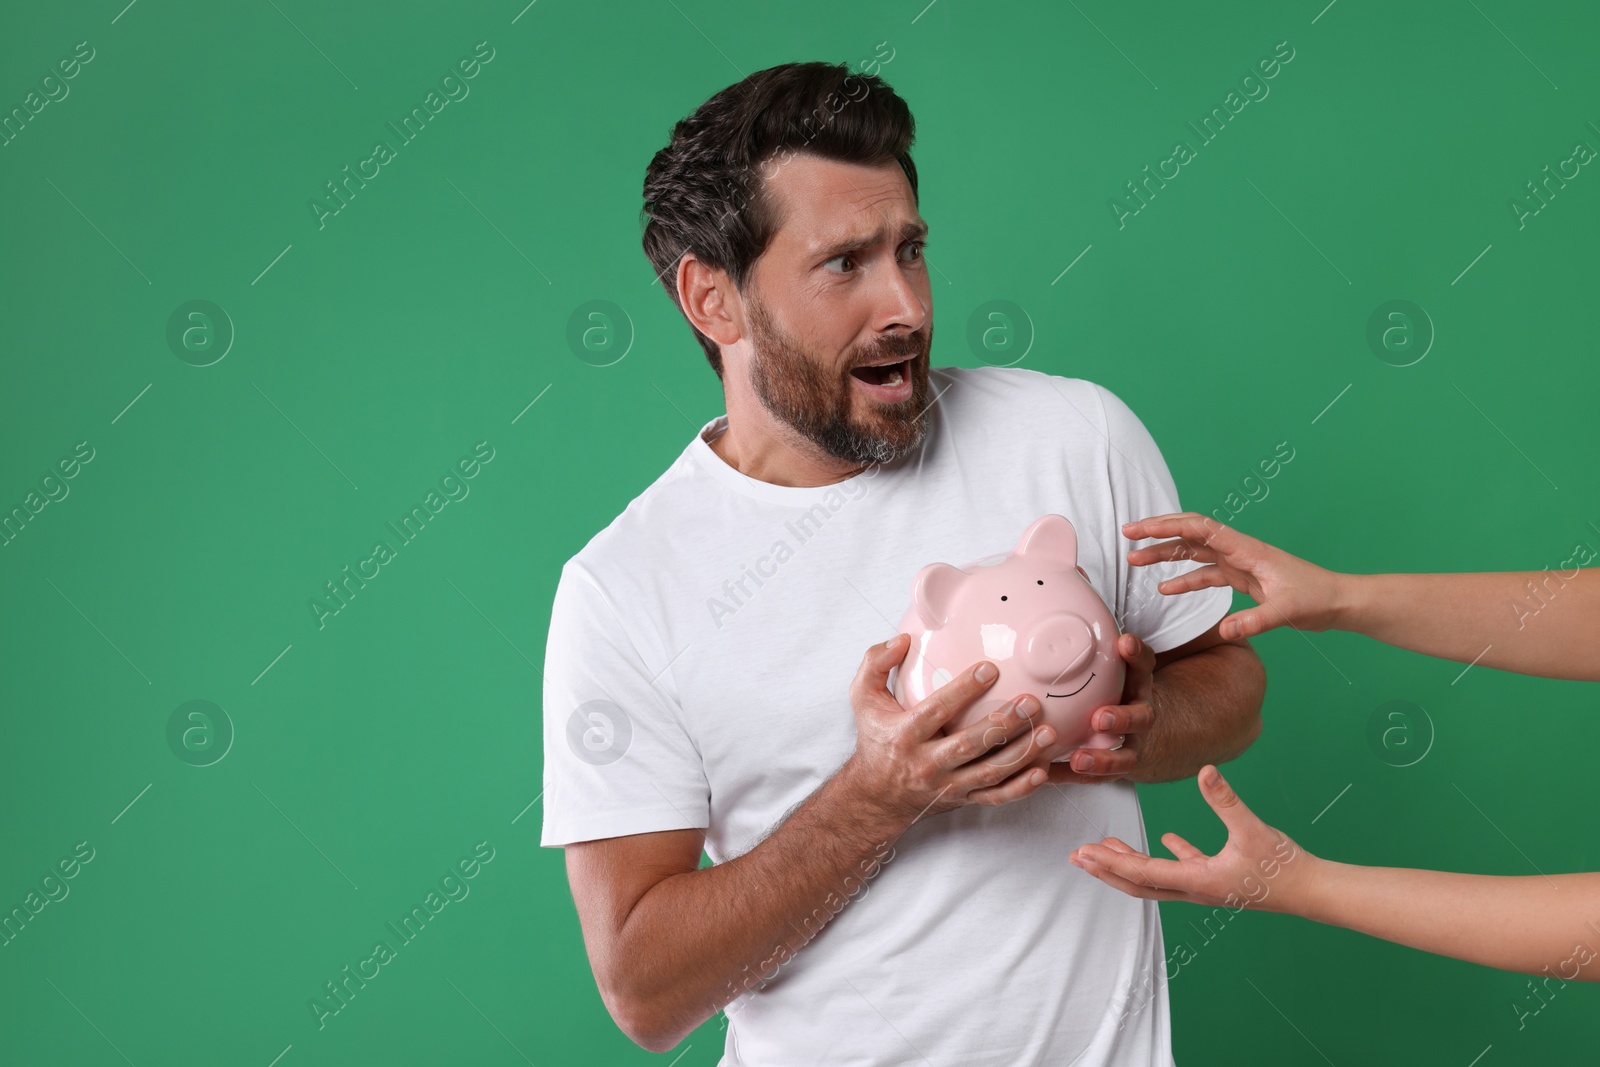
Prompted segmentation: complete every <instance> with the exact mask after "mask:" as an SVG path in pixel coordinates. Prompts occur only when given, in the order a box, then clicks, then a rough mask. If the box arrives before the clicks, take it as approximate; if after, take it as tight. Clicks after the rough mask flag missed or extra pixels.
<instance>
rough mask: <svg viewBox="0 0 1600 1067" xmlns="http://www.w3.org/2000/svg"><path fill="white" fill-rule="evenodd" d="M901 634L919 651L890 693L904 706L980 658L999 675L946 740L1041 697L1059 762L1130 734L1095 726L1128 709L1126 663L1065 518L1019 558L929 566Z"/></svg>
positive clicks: (1046, 526) (1043, 523)
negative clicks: (1095, 718) (1014, 704)
mask: <svg viewBox="0 0 1600 1067" xmlns="http://www.w3.org/2000/svg"><path fill="white" fill-rule="evenodd" d="M900 630H901V632H903V633H906V634H909V635H910V636H911V646H910V648H908V649H907V650H906V656H905V659H904V660H903V661H902V662H901V663H899V664H897V665H896V666H895V668H894V669H893V671H892V672H891V673H892V678H891V680H890V688H891V690H892V691H893V693H894V695H895V699H897V700H898V701H899V702H900V704H901V705H902V706H903V707H906V708H911V707H914V706H916V705H917V704H918V703H920V702H921V701H923V700H924V699H926V698H927V697H928V696H929V695H930V694H932V693H933V692H934V690H936V689H938V688H940V687H941V686H943V685H945V684H947V683H948V682H949V681H950V680H951V679H952V678H954V677H955V676H956V675H958V674H960V673H961V672H962V671H964V670H966V669H967V668H968V667H970V666H972V665H973V664H974V663H976V662H978V661H979V660H983V659H987V660H990V661H992V662H993V663H994V664H995V666H997V667H999V668H1000V677H999V678H997V679H995V681H994V683H993V684H991V685H990V686H989V688H988V689H987V690H986V691H985V692H984V693H983V695H981V696H980V697H979V698H978V699H977V700H975V701H973V702H972V704H971V705H969V706H968V707H967V708H966V709H965V710H964V711H961V712H958V713H957V714H956V715H955V716H953V717H952V718H951V720H950V722H949V723H948V724H947V725H946V727H945V732H946V733H956V732H959V731H960V730H962V729H964V728H965V727H967V726H970V725H972V724H973V723H975V722H977V721H979V720H980V719H983V718H984V717H986V716H987V715H989V714H990V713H991V712H993V711H995V710H996V709H998V708H999V707H1001V706H1002V705H1003V704H1005V703H1006V702H1007V701H1009V700H1011V699H1013V698H1014V697H1018V696H1021V695H1022V694H1023V693H1032V694H1033V695H1034V696H1035V697H1036V698H1037V699H1038V701H1039V704H1040V706H1041V707H1042V708H1043V709H1044V711H1043V713H1042V714H1041V716H1040V718H1039V722H1040V724H1041V725H1042V724H1044V723H1048V724H1049V725H1051V726H1053V727H1054V728H1055V731H1056V735H1057V741H1056V745H1057V746H1058V747H1059V748H1060V749H1061V752H1062V754H1061V755H1059V756H1057V757H1056V759H1057V760H1058V761H1060V760H1065V759H1066V758H1067V756H1068V754H1070V752H1071V751H1072V750H1073V749H1075V748H1117V747H1118V746H1120V745H1121V744H1122V741H1123V735H1121V734H1110V733H1102V732H1100V731H1097V730H1094V729H1093V728H1091V727H1090V725H1089V716H1090V715H1091V713H1093V711H1094V710H1095V709H1096V708H1099V707H1102V706H1104V705H1106V704H1116V703H1118V702H1120V700H1121V698H1122V685H1123V679H1124V672H1125V669H1126V665H1125V664H1124V663H1123V660H1122V657H1121V656H1119V655H1117V638H1118V637H1119V636H1120V635H1121V632H1120V631H1119V630H1118V629H1117V622H1116V618H1115V617H1114V616H1113V615H1112V613H1111V610H1110V609H1109V608H1108V607H1106V604H1105V601H1103V600H1101V599H1100V594H1099V593H1097V592H1095V589H1094V586H1092V585H1090V584H1089V580H1088V579H1087V578H1085V577H1084V576H1083V574H1082V572H1080V571H1079V570H1078V533H1077V531H1076V530H1075V529H1074V528H1073V526H1072V523H1070V522H1068V521H1067V519H1066V517H1065V516H1062V515H1043V516H1041V517H1040V518H1038V519H1036V520H1034V521H1033V522H1032V523H1030V524H1029V526H1028V528H1027V529H1026V530H1024V531H1023V532H1022V537H1021V538H1020V539H1018V541H1017V545H1016V547H1015V548H1014V549H1012V550H1011V551H1010V552H1005V553H1001V554H999V555H994V556H986V557H984V558H983V559H979V560H975V561H973V562H971V563H967V564H964V565H962V566H960V567H953V566H951V565H949V564H948V563H930V564H928V565H927V566H925V567H923V568H922V569H921V570H920V571H918V572H917V575H916V578H915V579H914V580H913V581H912V583H911V606H910V608H908V609H907V611H906V614H905V617H904V618H903V619H902V620H901V621H900Z"/></svg>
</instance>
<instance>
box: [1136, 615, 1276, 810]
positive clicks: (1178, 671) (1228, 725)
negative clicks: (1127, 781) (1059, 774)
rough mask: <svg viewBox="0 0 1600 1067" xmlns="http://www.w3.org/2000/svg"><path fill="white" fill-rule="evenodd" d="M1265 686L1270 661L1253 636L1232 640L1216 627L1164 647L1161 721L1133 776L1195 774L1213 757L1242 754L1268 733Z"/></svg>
mask: <svg viewBox="0 0 1600 1067" xmlns="http://www.w3.org/2000/svg"><path fill="white" fill-rule="evenodd" d="M1219 625H1220V624H1219ZM1266 691H1267V672H1266V668H1265V667H1263V666H1262V664H1261V657H1260V656H1258V655H1256V650H1255V649H1254V648H1251V647H1250V642H1249V640H1248V639H1246V638H1243V637H1240V638H1235V639H1234V640H1231V641H1229V640H1226V639H1225V638H1223V636H1222V635H1221V633H1220V632H1219V630H1218V627H1217V626H1213V627H1211V629H1209V630H1207V631H1206V632H1205V633H1203V634H1201V635H1200V636H1199V637H1196V638H1195V639H1194V640H1193V641H1189V642H1187V643H1185V644H1182V645H1179V646H1178V647H1177V648H1169V649H1168V650H1167V651H1165V652H1157V653H1156V672H1155V675H1154V677H1153V678H1152V679H1151V686H1150V706H1151V709H1152V710H1153V711H1154V712H1155V722H1154V723H1152V724H1151V727H1150V732H1149V733H1147V734H1145V736H1144V747H1143V750H1142V751H1141V752H1140V755H1139V766H1138V768H1137V769H1135V771H1134V772H1133V774H1131V775H1129V777H1130V778H1132V779H1133V780H1134V781H1136V782H1171V781H1175V780H1177V779H1179V778H1192V777H1194V775H1195V774H1197V773H1198V772H1199V770H1200V768H1201V767H1204V766H1205V765H1206V764H1208V763H1224V762H1226V761H1228V760H1231V759H1233V758H1234V757H1236V756H1238V755H1239V754H1240V753H1242V752H1243V751H1244V750H1245V749H1247V748H1249V747H1250V746H1251V745H1252V744H1254V743H1255V739H1256V738H1257V737H1258V736H1260V734H1261V701H1262V698H1263V697H1264V696H1265V695H1266Z"/></svg>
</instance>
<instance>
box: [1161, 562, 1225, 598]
mask: <svg viewBox="0 0 1600 1067" xmlns="http://www.w3.org/2000/svg"><path fill="white" fill-rule="evenodd" d="M1232 584H1233V583H1232V582H1230V581H1228V576H1227V575H1226V574H1224V573H1223V571H1222V568H1221V567H1219V566H1218V565H1217V564H1215V563H1213V564H1211V565H1210V566H1209V567H1196V568H1195V569H1194V570H1192V571H1184V572H1183V573H1182V574H1180V575H1178V576H1177V577H1176V578H1168V579H1167V580H1166V581H1164V582H1162V583H1160V584H1159V585H1157V586H1156V588H1157V589H1158V590H1160V591H1161V592H1163V593H1169V594H1170V593H1192V592H1194V591H1195V590H1196V589H1209V588H1211V587H1212V586H1214V585H1232Z"/></svg>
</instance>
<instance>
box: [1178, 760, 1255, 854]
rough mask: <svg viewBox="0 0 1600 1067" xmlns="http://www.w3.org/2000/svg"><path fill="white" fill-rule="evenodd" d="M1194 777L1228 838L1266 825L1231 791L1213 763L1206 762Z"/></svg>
mask: <svg viewBox="0 0 1600 1067" xmlns="http://www.w3.org/2000/svg"><path fill="white" fill-rule="evenodd" d="M1195 778H1196V780H1197V781H1198V782H1199V783H1200V795H1201V796H1203V797H1205V800H1206V803H1207V804H1210V805H1211V810H1212V811H1214V812H1216V813H1217V818H1219V819H1221V820H1222V823H1223V825H1224V826H1226V827H1227V828H1228V838H1229V839H1230V840H1231V839H1232V838H1233V837H1234V835H1236V834H1239V835H1243V834H1249V833H1252V832H1254V831H1256V830H1259V829H1260V828H1261V827H1263V826H1265V825H1266V824H1265V823H1263V822H1262V821H1261V817H1260V816H1258V815H1257V814H1256V813H1255V812H1253V811H1251V810H1250V809H1249V808H1248V807H1247V806H1245V802H1244V801H1243V800H1240V799H1239V794H1238V793H1235V792H1234V791H1233V787H1232V786H1231V785H1229V784H1228V780H1227V779H1226V778H1224V777H1222V772H1221V771H1219V770H1217V768H1216V766H1215V765H1213V764H1210V763H1208V764H1206V765H1205V766H1204V767H1202V768H1200V773H1199V774H1198V775H1196V776H1195Z"/></svg>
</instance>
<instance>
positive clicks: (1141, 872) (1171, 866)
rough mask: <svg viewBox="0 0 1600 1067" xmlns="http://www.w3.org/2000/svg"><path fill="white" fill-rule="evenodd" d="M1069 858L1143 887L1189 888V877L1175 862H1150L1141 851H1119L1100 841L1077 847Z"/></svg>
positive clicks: (1152, 860) (1108, 839) (1149, 858)
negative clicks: (1090, 864)
mask: <svg viewBox="0 0 1600 1067" xmlns="http://www.w3.org/2000/svg"><path fill="white" fill-rule="evenodd" d="M1110 840H1112V839H1111V838H1107V839H1106V841H1110ZM1119 843H1120V842H1119ZM1123 848H1127V846H1126V845H1124V846H1123ZM1072 859H1073V861H1074V862H1077V861H1079V860H1082V861H1085V862H1088V863H1093V864H1095V865H1096V866H1098V867H1101V868H1103V869H1104V870H1108V871H1110V872H1111V873H1112V874H1114V875H1116V876H1117V877H1119V878H1124V879H1126V880H1127V881H1130V882H1137V883H1139V884H1140V885H1143V886H1150V887H1154V888H1158V889H1176V890H1187V889H1188V888H1189V878H1188V876H1187V874H1186V873H1185V872H1184V870H1183V868H1182V867H1181V866H1180V865H1179V864H1178V862H1177V861H1175V860H1158V859H1152V858H1151V857H1149V856H1146V855H1145V854H1144V853H1143V852H1135V851H1133V850H1131V849H1129V850H1128V851H1126V852H1124V851H1122V850H1121V849H1117V848H1113V847H1111V846H1110V845H1108V844H1106V843H1105V842H1104V841H1103V842H1101V843H1100V844H1098V845H1096V844H1089V845H1081V846H1079V847H1078V848H1077V849H1076V850H1075V851H1074V852H1073V854H1072Z"/></svg>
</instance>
